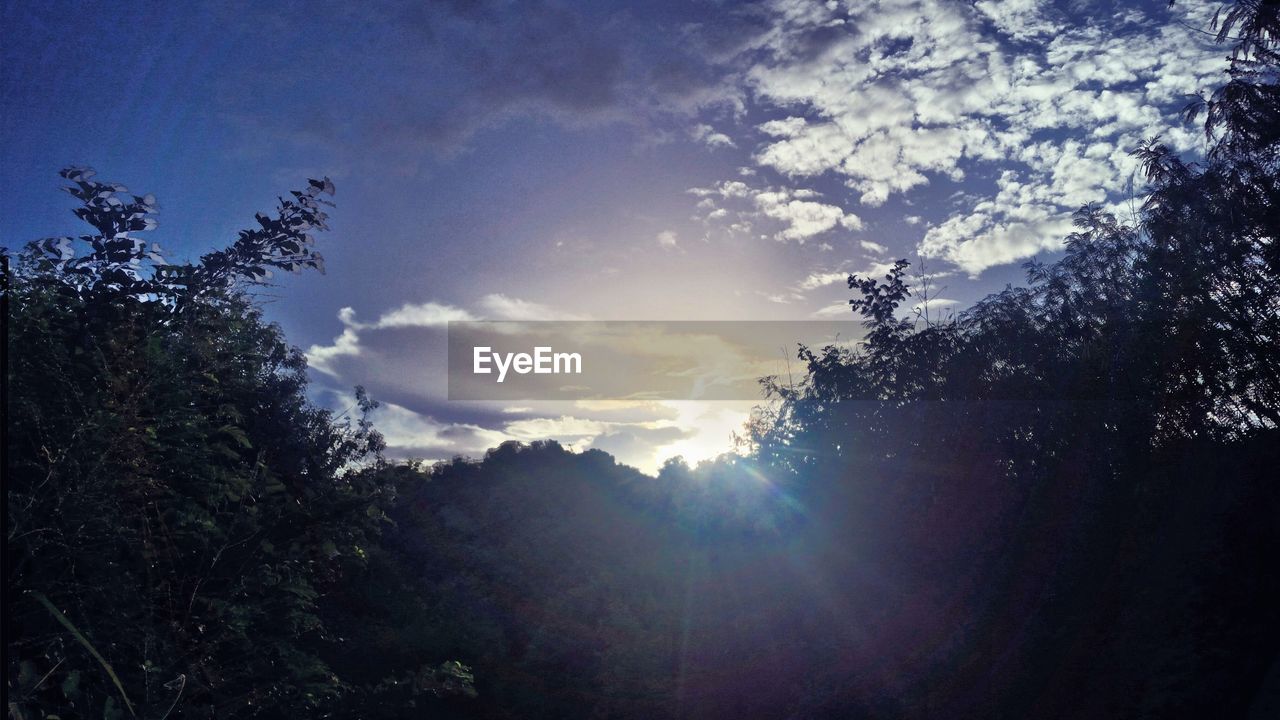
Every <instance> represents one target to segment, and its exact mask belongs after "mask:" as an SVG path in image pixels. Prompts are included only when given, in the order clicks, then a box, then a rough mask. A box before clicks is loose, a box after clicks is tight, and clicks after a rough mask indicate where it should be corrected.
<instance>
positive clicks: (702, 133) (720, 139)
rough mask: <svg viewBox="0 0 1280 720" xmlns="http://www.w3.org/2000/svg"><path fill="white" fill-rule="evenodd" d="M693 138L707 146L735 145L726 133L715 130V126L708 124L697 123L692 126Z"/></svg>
mask: <svg viewBox="0 0 1280 720" xmlns="http://www.w3.org/2000/svg"><path fill="white" fill-rule="evenodd" d="M692 134H693V139H694V140H697V141H698V142H700V143H702V144H704V145H706V146H707V147H711V148H717V147H737V146H736V145H734V143H733V140H732V139H730V137H729V136H728V135H725V134H724V133H722V132H716V130H715V128H713V127H711V126H710V125H697V126H695V127H694V128H693V132H692Z"/></svg>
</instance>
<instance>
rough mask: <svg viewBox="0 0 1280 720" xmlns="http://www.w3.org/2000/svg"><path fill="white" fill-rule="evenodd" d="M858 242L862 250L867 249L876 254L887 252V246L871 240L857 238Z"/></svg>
mask: <svg viewBox="0 0 1280 720" xmlns="http://www.w3.org/2000/svg"><path fill="white" fill-rule="evenodd" d="M858 244H859V245H861V246H862V249H863V250H869V251H871V252H873V253H875V254H877V255H883V254H885V253H887V252H889V248H887V247H885V246H884V245H881V244H880V243H875V242H871V241H870V240H859V241H858Z"/></svg>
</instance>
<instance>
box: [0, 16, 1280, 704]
mask: <svg viewBox="0 0 1280 720" xmlns="http://www.w3.org/2000/svg"><path fill="white" fill-rule="evenodd" d="M1276 7H1277V6H1276V5H1275V4H1274V3H1265V2H1257V1H1247V2H1241V3H1237V4H1236V5H1234V6H1232V7H1231V8H1230V9H1229V10H1227V11H1226V12H1225V13H1224V14H1223V15H1222V16H1221V17H1220V18H1219V23H1218V29H1219V31H1220V38H1221V39H1222V40H1223V41H1224V42H1230V43H1231V44H1232V45H1233V54H1232V62H1231V68H1230V71H1229V77H1228V78H1227V80H1226V82H1225V84H1224V85H1223V86H1222V87H1221V88H1219V89H1218V90H1217V91H1215V92H1214V93H1213V94H1212V95H1210V96H1208V97H1205V98H1202V99H1201V100H1200V101H1198V102H1197V103H1195V104H1193V105H1192V106H1191V108H1189V111H1188V115H1189V116H1190V117H1189V119H1191V120H1195V121H1197V122H1201V123H1202V124H1203V127H1204V129H1205V132H1206V136H1207V137H1208V139H1209V140H1210V147H1211V150H1210V152H1209V154H1208V155H1207V157H1206V158H1205V159H1204V160H1203V161H1201V162H1199V163H1195V164H1191V163H1187V162H1185V161H1183V160H1182V159H1180V158H1178V157H1177V156H1176V155H1175V154H1174V153H1172V152H1171V151H1170V150H1169V149H1167V148H1165V147H1163V146H1162V145H1161V144H1160V142H1159V140H1158V139H1154V140H1152V141H1151V142H1149V143H1148V144H1146V145H1145V146H1144V147H1143V148H1141V149H1139V150H1138V153H1137V154H1138V156H1139V160H1140V161H1141V163H1142V166H1143V168H1144V170H1145V173H1146V178H1147V180H1148V187H1147V191H1146V196H1145V202H1144V204H1143V206H1142V208H1141V213H1140V216H1139V223H1138V224H1137V225H1136V226H1129V225H1126V224H1124V223H1122V222H1120V221H1119V220H1117V219H1116V218H1114V217H1112V216H1110V215H1108V214H1107V213H1105V212H1103V211H1102V210H1101V209H1099V208H1096V207H1086V208H1083V209H1082V210H1081V211H1080V212H1079V213H1078V214H1077V226H1078V229H1077V232H1075V233H1073V234H1072V235H1071V236H1070V237H1069V238H1067V243H1066V254H1065V256H1064V257H1063V258H1062V259H1061V260H1059V261H1057V262H1055V263H1053V264H1051V265H1041V264H1037V263H1031V264H1029V265H1028V267H1027V271H1028V284H1027V286H1026V287H1021V288H1009V289H1007V290H1005V291H1003V292H1000V293H997V294H994V295H992V296H990V297H988V298H986V299H985V300H983V301H982V302H980V303H978V304H977V305H975V306H974V307H973V308H971V309H970V310H968V311H966V312H964V313H962V314H960V315H959V316H957V317H955V318H954V319H949V320H947V321H945V322H937V321H931V322H920V321H919V320H918V319H917V320H912V319H911V318H906V319H904V317H903V315H904V312H903V310H904V305H905V304H906V303H907V302H908V301H909V298H911V297H912V295H911V293H912V292H913V290H912V288H911V287H910V286H909V285H908V283H907V277H908V276H907V272H908V267H909V266H908V265H907V263H905V261H904V262H902V263H899V264H898V266H897V267H896V268H895V269H894V270H893V272H891V273H890V274H889V275H888V276H887V277H885V278H883V279H874V278H850V281H849V286H850V289H851V290H853V291H854V292H855V295H856V296H855V298H854V300H853V301H852V309H853V310H854V311H855V312H857V313H859V314H860V315H861V316H862V317H863V319H864V320H865V322H866V323H867V325H868V330H869V332H868V336H867V341H866V342H865V343H864V344H863V345H861V346H860V347H858V348H856V349H848V348H837V347H829V348H817V349H810V348H800V351H799V354H800V357H801V359H802V360H803V361H804V362H805V364H806V366H807V373H806V376H805V378H804V379H803V381H802V382H800V383H798V384H795V385H792V384H790V383H788V384H787V385H785V386H783V385H781V384H779V383H776V382H772V381H769V380H766V381H765V382H764V389H765V391H766V393H768V394H769V395H770V396H771V402H769V403H768V404H767V405H766V406H765V407H764V408H762V409H761V411H760V412H759V413H757V415H756V416H755V417H754V418H753V421H752V423H751V425H750V427H749V428H748V435H749V439H750V443H751V448H750V452H749V453H748V454H746V455H744V456H725V457H722V458H720V459H719V460H717V461H714V462H709V463H703V464H700V465H699V466H697V467H694V468H690V467H689V466H687V465H686V464H685V463H684V462H683V461H681V460H679V459H676V460H672V461H670V462H668V463H667V464H666V465H665V466H664V467H663V468H662V470H661V472H660V473H659V474H658V475H657V477H649V476H646V475H643V474H641V473H639V472H637V471H635V470H633V469H631V468H627V467H624V466H620V465H618V464H616V463H615V462H614V461H613V459H612V458H611V457H609V456H608V455H607V454H605V453H602V452H599V451H588V452H584V453H571V452H568V451H566V450H564V449H563V448H561V447H559V446H558V445H556V444H554V443H535V444H533V445H530V446H523V445H518V444H508V445H503V446H502V447H499V448H496V449H494V450H492V451H490V452H489V453H488V454H487V455H486V457H484V458H483V459H479V460H463V459H458V460H455V461H453V462H449V463H442V464H439V465H437V466H434V467H429V468H426V467H419V466H415V465H407V464H397V463H389V462H387V461H385V460H384V459H383V458H382V456H381V452H382V449H383V445H382V441H381V438H380V437H379V436H378V434H377V432H376V431H375V430H374V428H373V427H372V426H371V424H370V423H369V422H368V419H367V418H368V413H369V412H370V411H371V410H372V409H373V408H374V407H375V403H373V401H371V400H370V399H369V398H367V397H366V396H365V395H364V393H363V392H358V394H357V395H358V402H357V406H356V407H354V408H352V412H353V413H354V414H353V415H352V416H350V417H335V416H334V415H332V414H331V413H328V412H326V411H322V410H319V409H317V408H315V407H314V406H312V405H311V404H310V403H309V402H308V401H307V399H306V394H305V391H306V378H305V361H304V359H303V358H302V356H301V354H300V353H299V352H298V351H297V350H296V349H293V348H291V347H289V346H288V345H287V343H285V341H284V339H283V338H282V337H281V334H280V332H279V330H278V329H277V328H276V327H274V326H272V325H270V324H268V323H266V322H265V321H264V320H263V318H262V315H261V312H260V310H259V309H258V308H257V307H256V305H255V302H254V300H253V296H252V295H251V294H250V293H249V290H251V289H252V287H253V284H254V283H256V282H260V281H262V280H263V279H265V278H266V277H267V275H268V273H269V272H270V271H272V270H302V269H307V268H321V267H322V263H323V261H322V258H321V257H320V256H319V255H318V254H317V253H315V252H314V250H313V249H312V246H313V238H312V234H313V233H314V232H316V231H318V230H323V229H324V228H325V220H326V216H325V211H326V201H325V199H324V198H325V197H326V196H327V195H329V194H331V193H332V191H333V187H332V184H331V183H329V182H328V181H327V180H319V181H312V182H311V184H310V185H309V186H308V188H307V189H306V190H303V191H298V192H295V193H293V194H292V195H291V196H289V198H288V199H286V200H282V201H281V204H280V206H279V208H278V210H277V212H276V213H275V214H274V215H272V216H259V217H258V218H257V221H258V222H257V227H255V228H253V229H250V230H246V231H244V232H243V233H241V234H240V236H239V238H238V239H237V240H236V242H235V243H234V244H233V245H232V246H231V247H229V248H227V249H226V250H222V251H218V252H214V253H210V254H208V255H206V256H204V257H203V258H201V260H200V262H198V263H194V264H170V263H166V262H165V261H164V259H163V258H162V257H161V256H160V255H159V251H158V248H155V247H154V246H151V245H148V244H147V243H144V242H142V241H141V240H138V239H136V238H135V237H134V235H133V233H136V232H139V231H144V230H147V229H150V228H151V227H152V226H153V225H154V222H153V219H152V218H153V215H154V212H155V207H154V199H153V198H151V197H150V196H134V195H131V194H129V193H128V191H127V190H125V189H124V188H122V187H119V186H116V185H114V184H111V183H103V182H99V181H96V180H94V177H93V175H92V173H91V172H90V171H87V170H83V169H69V170H67V171H64V173H63V176H64V178H65V179H66V180H67V181H68V182H69V185H68V188H67V189H68V191H69V192H70V193H71V194H72V195H73V196H74V197H75V198H76V199H77V200H78V201H79V203H80V207H79V208H78V210H77V215H78V216H79V217H80V218H81V219H83V220H85V221H86V222H87V223H89V225H91V226H92V228H93V231H92V233H91V234H89V235H84V236H80V237H76V238H62V239H54V240H47V241H40V242H37V243H33V244H32V245H29V246H28V247H27V248H26V249H24V250H23V251H21V252H19V253H16V254H15V255H14V256H13V258H12V259H13V263H14V264H13V268H12V272H11V274H10V277H9V278H8V280H9V283H10V285H9V287H8V288H7V291H6V292H7V293H8V299H9V301H10V307H11V316H10V317H9V318H8V319H7V320H8V338H7V342H8V350H9V362H10V365H9V374H8V377H7V378H6V379H7V383H8V387H7V390H8V392H7V396H6V398H5V399H6V402H7V403H8V411H9V428H8V429H9V443H8V446H7V447H6V448H5V461H6V463H8V468H9V483H8V486H7V487H6V497H7V502H8V517H7V521H8V524H7V527H6V551H7V557H6V561H7V565H6V578H5V583H6V595H5V609H6V613H7V615H8V624H7V626H6V637H5V642H6V644H7V649H8V661H7V666H6V679H5V682H6V690H7V695H8V698H9V706H8V708H7V712H8V714H9V716H10V717H11V718H42V719H45V718H52V717H61V718H68V717H99V716H101V717H106V718H133V717H137V718H180V717H186V718H239V717H335V718H336V717H344V718H345V717H360V718H370V719H374V718H408V717H421V716H438V717H458V718H513V719H514V718H521V719H526V718H576V717H584V718H585V717H592V718H663V717H672V718H675V717H683V718H721V717H742V718H849V717H886V718H889V717H937V718H964V717H973V718H993V717H1010V718H1014V717H1018V718H1020V717H1037V718H1054V717H1063V718H1066V717H1073V718H1074V717H1079V718H1086V717H1088V718H1093V717H1162V718H1163V717H1195V718H1201V717H1271V716H1274V715H1275V713H1276V712H1277V711H1278V710H1280V706H1277V704H1276V703H1277V694H1280V691H1278V690H1277V684H1278V683H1280V666H1278V665H1277V649H1278V648H1280V573H1277V571H1276V567H1277V557H1280V554H1278V551H1280V483H1277V482H1276V479H1277V475H1276V470H1275V468H1276V467H1278V466H1280V465H1278V464H1277V463H1280V430H1278V429H1277V426H1278V425H1280V411H1278V410H1277V408H1280V350H1278V348H1280V249H1278V248H1277V244H1276V236H1277V234H1278V233H1280V156H1278V153H1280V84H1278V82H1277V77H1278V75H1280V55H1277V53H1276V41H1277V38H1278V37H1280V20H1278V19H1277V10H1276Z"/></svg>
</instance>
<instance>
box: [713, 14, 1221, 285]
mask: <svg viewBox="0 0 1280 720" xmlns="http://www.w3.org/2000/svg"><path fill="white" fill-rule="evenodd" d="M763 7H764V8H765V10H766V12H767V13H768V15H769V17H770V19H771V27H770V29H769V30H768V31H767V32H765V33H762V34H761V35H760V37H759V38H757V39H756V41H755V42H752V43H747V44H745V47H748V48H749V49H748V50H747V51H746V52H745V53H743V54H742V55H740V56H739V59H741V60H744V61H745V62H746V63H747V64H748V67H747V69H746V70H745V71H744V72H742V74H741V77H742V83H743V86H744V87H745V89H746V90H747V91H748V92H749V93H750V94H752V95H753V96H754V98H755V100H756V101H757V103H758V104H759V105H761V106H763V107H765V108H769V109H773V110H776V111H777V116H776V117H775V118H774V119H770V120H767V121H765V122H762V123H759V124H758V125H756V126H755V128H754V134H755V139H756V141H757V142H759V141H760V139H763V144H762V145H760V146H759V149H758V150H757V152H756V153H755V155H754V160H755V162H756V163H757V164H758V165H759V166H761V167H765V168H770V169H772V170H775V171H777V172H779V173H781V174H782V175H784V176H786V177H787V178H790V179H792V180H793V181H799V180H801V179H805V178H818V177H829V178H835V179H838V180H840V181H842V182H843V183H844V184H845V185H846V186H847V187H848V188H850V189H851V190H852V191H854V192H855V193H856V196H857V197H858V199H859V202H861V203H862V204H863V205H866V206H871V207H874V206H879V205H882V204H884V203H885V202H887V201H889V200H890V199H891V198H893V197H894V196H896V195H901V194H904V193H908V192H911V191H912V190H914V189H916V188H919V187H922V186H924V185H928V184H930V183H939V182H948V183H958V182H964V180H965V179H966V177H968V176H969V175H971V174H972V173H974V171H975V170H981V171H982V172H983V173H989V172H990V171H991V170H992V169H995V170H996V172H997V174H998V173H999V172H1000V171H1002V170H1011V171H1014V172H1016V173H1017V175H1016V177H1014V178H1009V179H1007V180H1004V181H1002V183H1001V185H1000V186H999V187H998V188H997V189H996V192H995V193H994V194H986V195H985V196H979V197H978V198H977V205H976V206H975V207H972V208H968V209H965V210H964V211H961V212H957V213H955V214H953V215H952V216H951V217H948V218H946V219H945V220H944V221H943V222H941V223H939V224H938V225H937V226H936V227H932V228H930V229H929V230H928V231H927V233H926V234H925V236H924V237H923V238H922V240H921V242H920V245H919V248H918V250H919V251H920V252H921V253H922V254H925V255H926V256H931V257H938V258H941V259H943V260H945V261H947V262H949V263H951V264H953V265H956V266H957V267H959V268H960V269H962V270H964V271H965V272H968V273H970V274H971V275H972V274H977V273H980V272H981V271H982V270H983V269H985V268H987V267H991V266H992V265H995V264H1001V263H1008V262H1013V261H1016V260H1018V259H1021V258H1025V257H1027V256H1028V255H1029V254H1033V253H1035V252H1038V251H1040V250H1044V249H1052V248H1054V247H1057V245H1058V243H1059V242H1060V240H1061V235H1059V234H1057V233H1059V232H1060V231H1061V229H1062V228H1063V227H1064V224H1063V221H1064V220H1065V219H1068V218H1069V217H1070V214H1071V213H1072V212H1073V211H1074V210H1075V209H1076V208H1077V207H1079V205H1081V204H1082V203H1085V202H1107V201H1114V200H1116V199H1117V198H1118V197H1119V196H1121V195H1122V194H1123V192H1124V191H1125V187H1126V184H1127V183H1128V181H1129V180H1130V178H1131V176H1132V174H1133V169H1134V163H1133V160H1132V158H1131V157H1130V156H1129V155H1128V152H1129V151H1130V150H1132V149H1133V148H1134V147H1136V146H1137V145H1139V144H1140V143H1141V142H1142V141H1143V140H1144V139H1146V138H1148V137H1152V136H1154V135H1157V134H1162V135H1163V137H1164V138H1165V139H1166V141H1168V142H1171V143H1173V144H1174V146H1175V147H1176V149H1178V150H1179V151H1183V152H1194V151H1197V150H1198V148H1199V143H1200V140H1199V139H1198V137H1197V135H1196V133H1194V132H1192V131H1188V130H1187V129H1185V128H1183V127H1181V124H1180V120H1179V119H1178V117H1177V111H1178V110H1179V109H1180V108H1181V105H1182V101H1181V98H1182V97H1183V96H1185V95H1186V94H1188V93H1192V92H1195V91H1197V90H1199V89H1201V88H1206V87H1212V86H1214V85H1217V84H1219V83H1221V82H1222V81H1223V72H1222V71H1223V69H1224V67H1225V60H1224V59H1223V57H1222V56H1223V52H1222V50H1221V48H1218V47H1215V46H1213V45H1212V44H1211V43H1209V42H1208V41H1207V40H1206V38H1205V37H1204V35H1203V34H1201V33H1197V32H1196V31H1195V30H1194V29H1192V28H1197V27H1205V25H1206V20H1207V18H1208V14H1210V13H1211V12H1212V10H1211V8H1209V7H1208V6H1207V5H1204V4H1196V3H1178V4H1177V5H1176V6H1175V7H1174V8H1172V9H1169V10H1165V9H1163V8H1162V9H1160V10H1159V11H1158V12H1155V13H1153V15H1152V17H1147V16H1146V15H1145V14H1143V13H1142V12H1138V11H1129V12H1127V13H1123V14H1109V13H1097V14H1096V17H1093V18H1092V19H1090V20H1088V21H1086V22H1080V21H1078V20H1071V21H1068V19H1067V18H1066V17H1065V15H1064V14H1063V11H1061V10H1059V9H1057V8H1055V7H1054V6H1052V5H1049V4H1046V3H1042V2H1039V1H1038V0H1007V1H1005V2H994V1H992V0H980V1H979V2H976V3H972V4H970V3H956V2H949V1H947V0H894V1H889V2H882V3H842V4H835V3H832V4H829V5H824V4H818V3H808V2H797V1H795V0H771V1H769V2H766V3H765V4H764V6H763ZM1187 25H1190V26H1192V28H1188V27H1186V26H1187ZM739 144H746V143H744V142H742V141H740V142H739ZM979 187H981V186H978V185H966V186H965V188H966V190H968V191H969V192H970V193H982V192H984V191H982V190H978V189H977V188H979ZM713 189H714V188H713ZM782 192H785V191H782ZM722 197H728V196H727V195H723V194H722ZM755 199H756V202H757V203H758V204H759V208H758V209H759V210H760V211H762V212H763V214H765V215H766V216H768V217H770V218H773V219H775V220H777V221H780V222H783V223H784V224H785V227H784V229H783V230H782V231H781V232H780V233H779V238H780V239H784V240H796V241H801V240H804V239H806V238H809V237H812V236H813V235H816V234H819V233H822V232H826V231H828V230H830V229H832V228H834V227H836V226H837V224H842V220H841V219H842V218H844V217H845V216H846V214H845V212H844V210H843V209H841V208H839V207H837V206H835V205H829V204H826V203H818V202H817V201H815V200H808V199H804V198H800V197H796V196H794V195H792V196H790V197H787V198H771V197H770V196H768V195H765V196H764V197H761V196H760V195H759V194H757V195H756V196H755ZM806 202H809V203H813V204H812V205H805V204H804V203H806ZM837 212H839V213H840V215H839V216H837V214H836V213H837ZM849 217H850V218H852V219H850V220H849V221H848V223H849V224H848V225H846V226H845V227H847V228H849V229H856V227H857V226H858V225H859V223H858V221H857V219H856V217H857V216H852V215H851V216H849ZM906 222H908V223H909V224H919V223H920V219H919V217H918V216H909V217H908V218H906Z"/></svg>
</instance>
